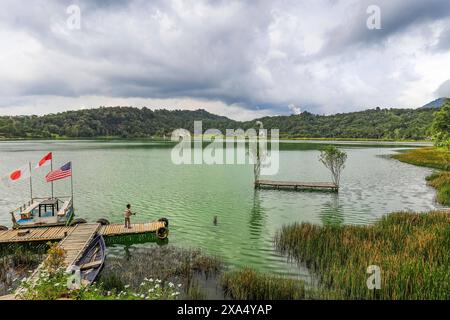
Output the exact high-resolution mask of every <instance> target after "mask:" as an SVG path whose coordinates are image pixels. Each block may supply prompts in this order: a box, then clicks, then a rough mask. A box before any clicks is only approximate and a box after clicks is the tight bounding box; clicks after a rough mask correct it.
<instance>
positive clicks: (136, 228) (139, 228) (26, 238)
mask: <svg viewBox="0 0 450 320" xmlns="http://www.w3.org/2000/svg"><path fill="white" fill-rule="evenodd" d="M93 225H97V224H92V223H83V224H79V225H76V226H73V227H42V228H30V229H20V230H6V231H0V244H2V243H3V244H5V243H26V242H30V243H32V242H38V241H60V240H62V239H64V238H65V237H67V236H69V235H71V233H72V232H74V230H77V229H78V227H80V226H93ZM161 227H164V222H162V221H153V222H147V223H134V224H132V225H131V229H125V228H124V225H123V224H110V225H107V226H100V227H99V229H98V233H99V234H101V235H102V236H104V237H114V236H120V235H132V234H142V233H152V232H156V231H157V230H158V229H159V228H161ZM21 234H22V235H21Z"/></svg>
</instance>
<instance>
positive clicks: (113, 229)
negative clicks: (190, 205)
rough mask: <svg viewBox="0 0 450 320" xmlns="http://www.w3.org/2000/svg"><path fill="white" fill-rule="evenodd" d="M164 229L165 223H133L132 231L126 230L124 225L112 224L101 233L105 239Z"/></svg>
mask: <svg viewBox="0 0 450 320" xmlns="http://www.w3.org/2000/svg"><path fill="white" fill-rule="evenodd" d="M162 227H164V222H162V221H153V222H148V223H133V224H131V229H125V227H124V225H123V224H110V225H107V226H102V227H100V230H99V233H100V234H101V235H103V236H104V237H111V236H119V235H130V234H139V233H150V232H156V231H157V230H158V229H159V228H162Z"/></svg>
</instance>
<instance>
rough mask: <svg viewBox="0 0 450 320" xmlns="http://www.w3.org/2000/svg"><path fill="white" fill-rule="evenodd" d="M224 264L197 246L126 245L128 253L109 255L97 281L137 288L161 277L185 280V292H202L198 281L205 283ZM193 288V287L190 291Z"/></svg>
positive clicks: (114, 287)
mask: <svg viewBox="0 0 450 320" xmlns="http://www.w3.org/2000/svg"><path fill="white" fill-rule="evenodd" d="M223 268H224V265H223V262H222V261H221V260H220V259H219V258H217V257H211V256H208V255H206V254H203V253H202V251H200V250H196V249H181V248H176V247H173V246H150V247H146V248H135V249H133V250H132V251H131V252H129V251H128V249H126V255H125V256H109V257H108V258H107V260H106V263H105V266H104V269H103V271H102V272H101V274H100V278H99V280H98V282H99V283H100V284H101V285H102V286H103V287H105V288H108V290H115V291H117V292H118V291H120V290H122V289H123V286H124V285H125V284H128V285H129V286H130V288H131V289H138V288H139V286H140V284H141V283H142V281H143V279H145V278H152V279H161V281H162V282H163V284H165V283H169V282H177V283H182V284H183V290H182V294H183V296H184V297H185V298H189V296H191V295H196V296H203V295H204V294H203V293H201V292H197V293H195V292H194V290H197V291H199V290H200V288H201V287H202V286H199V287H198V288H197V289H196V288H194V287H195V286H198V281H201V282H202V284H203V283H204V282H207V281H208V278H209V277H213V276H216V275H217V274H219V273H220V272H221V270H222V269H223ZM191 290H193V291H191Z"/></svg>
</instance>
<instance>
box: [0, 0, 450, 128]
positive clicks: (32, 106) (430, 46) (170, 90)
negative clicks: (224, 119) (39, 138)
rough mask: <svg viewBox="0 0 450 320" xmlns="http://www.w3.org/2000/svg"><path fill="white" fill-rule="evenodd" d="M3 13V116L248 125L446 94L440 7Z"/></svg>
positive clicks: (48, 4) (93, 8)
mask: <svg viewBox="0 0 450 320" xmlns="http://www.w3.org/2000/svg"><path fill="white" fill-rule="evenodd" d="M0 4H1V9H0V43H1V48H0V114H2V115H5V114H44V113H50V112H58V111H63V110H71V109H80V108H92V107H98V106H116V105H131V106H137V107H142V106H147V107H150V108H163V107H164V108H169V109H174V108H179V109H198V108H204V109H206V110H208V111H210V112H213V113H217V114H221V115H226V116H229V117H231V118H234V119H240V120H248V119H251V118H255V117H258V116H262V115H276V114H290V113H296V112H298V111H299V110H302V111H303V110H308V111H310V112H313V113H320V114H323V113H324V114H330V113H337V112H348V111H354V110H363V109H367V108H373V107H377V106H380V107H409V108H414V107H419V106H421V105H423V104H425V103H427V102H429V101H430V100H433V99H435V98H437V97H441V96H449V97H450V1H449V0H408V1H395V0H386V1H377V0H370V1H365V0H363V1H361V0H342V1H339V0H319V1H318V0H315V1H298V0H292V1H273V0H268V1H228V0H226V1H225V0H223V1H222V0H211V1H201V0H195V1H194V0H193V1H169V0H160V1H148V0H136V1H118V0H116V1H100V0H99V1H92V0H89V1H38V0H33V1H26V2H24V1H17V0H11V1H9V0H0ZM72 4H74V5H76V6H77V7H78V8H80V24H79V26H80V28H79V29H78V28H77V21H78V20H77V19H76V18H77V14H76V12H75V11H71V9H72V8H73V7H71V8H70V9H69V13H68V12H67V10H68V7H69V6H70V5H72ZM370 5H377V6H378V7H379V8H380V18H381V20H380V22H381V29H369V28H368V27H367V20H368V18H369V19H370V21H372V22H373V21H374V20H372V19H371V18H372V17H373V11H370V13H367V9H368V7H369V6H370ZM75 9H76V8H75Z"/></svg>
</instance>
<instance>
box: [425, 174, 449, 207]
mask: <svg viewBox="0 0 450 320" xmlns="http://www.w3.org/2000/svg"><path fill="white" fill-rule="evenodd" d="M426 179H427V183H428V185H430V186H432V187H433V188H436V189H437V195H436V199H437V201H438V202H439V203H441V204H443V205H445V206H450V171H440V172H434V173H433V174H431V175H429V176H428V177H427V178H426Z"/></svg>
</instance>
